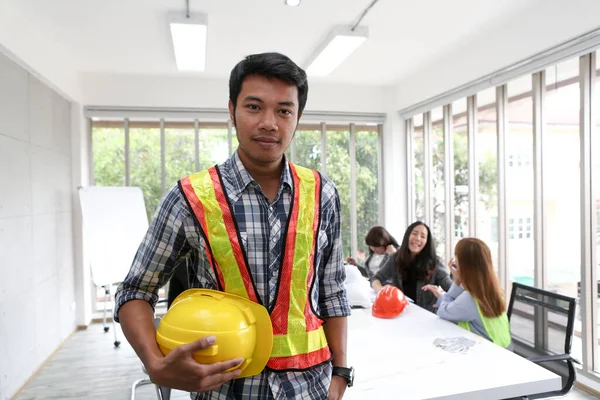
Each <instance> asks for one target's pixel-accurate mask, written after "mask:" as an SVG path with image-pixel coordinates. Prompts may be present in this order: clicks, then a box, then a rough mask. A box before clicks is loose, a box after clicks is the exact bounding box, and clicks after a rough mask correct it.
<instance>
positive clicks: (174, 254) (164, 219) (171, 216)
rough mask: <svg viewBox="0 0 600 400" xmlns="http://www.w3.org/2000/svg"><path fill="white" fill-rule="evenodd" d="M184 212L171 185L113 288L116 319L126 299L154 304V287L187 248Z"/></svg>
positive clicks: (163, 280) (167, 275)
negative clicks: (128, 265) (123, 274)
mask: <svg viewBox="0 0 600 400" xmlns="http://www.w3.org/2000/svg"><path fill="white" fill-rule="evenodd" d="M186 214H188V215H189V211H188V209H187V204H185V200H184V199H183V198H182V195H181V192H180V190H179V187H178V186H174V187H172V188H171V189H170V190H169V192H167V194H166V195H165V197H164V198H163V200H162V201H161V203H160V205H159V206H158V209H157V211H156V213H155V215H154V218H153V219H152V222H151V223H150V226H149V228H148V231H147V232H146V235H145V236H144V238H143V240H142V243H141V244H140V246H139V248H138V250H137V253H136V255H135V257H134V259H133V263H132V265H131V268H130V270H129V273H128V274H127V277H126V278H125V280H124V281H123V282H121V284H119V287H118V288H117V292H116V294H115V303H116V306H115V311H114V318H115V321H117V322H118V321H119V309H120V308H121V307H122V306H123V304H125V303H126V302H128V301H130V300H134V299H139V300H145V301H147V302H148V303H150V305H151V306H152V308H154V307H155V306H156V303H157V301H158V290H159V289H160V288H161V287H162V286H164V285H165V284H166V283H167V282H168V281H169V279H170V278H171V276H172V275H173V273H174V271H175V267H176V266H177V265H178V264H179V263H180V262H181V261H183V260H184V259H185V257H186V255H187V253H188V252H189V251H190V250H191V248H190V246H189V243H188V242H187V240H186V235H185V229H184V224H183V220H184V218H185V215H186Z"/></svg>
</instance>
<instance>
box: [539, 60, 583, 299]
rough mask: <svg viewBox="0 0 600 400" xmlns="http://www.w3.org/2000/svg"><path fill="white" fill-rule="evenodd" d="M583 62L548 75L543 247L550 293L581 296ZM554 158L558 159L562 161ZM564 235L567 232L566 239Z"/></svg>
mask: <svg viewBox="0 0 600 400" xmlns="http://www.w3.org/2000/svg"><path fill="white" fill-rule="evenodd" d="M579 97H580V92H579V59H577V58H575V59H573V60H569V61H567V62H564V63H561V64H558V65H555V66H552V67H550V68H548V69H547V71H546V98H545V103H544V106H545V108H544V117H545V121H546V131H545V132H544V141H543V146H544V148H543V154H544V155H545V157H544V167H543V168H544V179H545V182H546V185H545V186H544V208H545V212H546V231H545V240H546V243H545V247H546V249H547V258H546V265H545V267H546V268H547V273H548V286H549V289H550V290H554V291H557V292H559V293H563V294H566V295H567V296H573V297H577V283H578V282H579V281H580V278H581V267H580V265H579V263H574V262H572V260H573V254H579V252H580V251H581V240H580V231H581V227H580V223H579V220H580V202H579V201H580V200H579V199H580V197H579V193H580V183H579V182H580V168H579V162H580V149H579ZM553 155H560V162H556V161H557V159H556V157H554V156H553ZM565 232H569V234H568V235H565Z"/></svg>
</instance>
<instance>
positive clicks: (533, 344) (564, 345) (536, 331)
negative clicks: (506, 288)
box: [507, 282, 576, 355]
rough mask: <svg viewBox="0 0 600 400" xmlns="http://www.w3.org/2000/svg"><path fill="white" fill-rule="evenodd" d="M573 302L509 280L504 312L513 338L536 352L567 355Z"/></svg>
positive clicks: (573, 313) (538, 353) (572, 321)
mask: <svg viewBox="0 0 600 400" xmlns="http://www.w3.org/2000/svg"><path fill="white" fill-rule="evenodd" d="M575 305H576V301H575V299H574V298H572V297H568V296H564V295H561V294H558V293H553V292H550V291H548V290H543V289H538V288H534V287H531V286H527V285H523V284H521V283H517V282H513V286H512V292H511V296H510V303H509V305H508V312H507V314H508V318H509V320H510V328H511V336H512V338H513V341H514V342H517V344H519V345H522V346H525V347H529V348H530V349H531V350H532V351H533V352H534V353H535V354H536V355H551V354H571V343H572V340H573V328H574V326H575Z"/></svg>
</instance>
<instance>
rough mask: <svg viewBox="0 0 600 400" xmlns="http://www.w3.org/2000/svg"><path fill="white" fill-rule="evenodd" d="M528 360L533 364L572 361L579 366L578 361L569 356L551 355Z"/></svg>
mask: <svg viewBox="0 0 600 400" xmlns="http://www.w3.org/2000/svg"><path fill="white" fill-rule="evenodd" d="M528 360H529V361H531V362H534V363H544V362H551V361H572V362H574V363H576V364H581V363H580V362H579V361H577V360H576V359H574V358H573V357H571V355H570V354H553V355H547V356H537V357H529V358H528Z"/></svg>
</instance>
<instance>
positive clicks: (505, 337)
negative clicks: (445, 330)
mask: <svg viewBox="0 0 600 400" xmlns="http://www.w3.org/2000/svg"><path fill="white" fill-rule="evenodd" d="M473 300H475V298H473ZM475 304H476V305H477V311H478V312H479V317H480V318H481V321H482V322H483V327H484V328H485V333H486V334H487V335H488V337H489V338H490V339H491V341H492V342H494V343H495V344H497V345H498V346H500V347H503V348H507V347H508V346H509V345H510V342H511V339H510V323H509V322H508V317H507V316H506V313H502V315H500V316H498V317H493V318H489V317H486V316H485V315H483V313H482V312H481V308H479V303H478V302H477V300H475ZM458 326H460V327H461V328H464V329H466V330H468V331H469V332H471V324H470V323H469V322H467V321H462V322H459V323H458Z"/></svg>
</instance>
